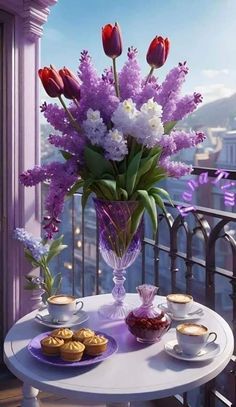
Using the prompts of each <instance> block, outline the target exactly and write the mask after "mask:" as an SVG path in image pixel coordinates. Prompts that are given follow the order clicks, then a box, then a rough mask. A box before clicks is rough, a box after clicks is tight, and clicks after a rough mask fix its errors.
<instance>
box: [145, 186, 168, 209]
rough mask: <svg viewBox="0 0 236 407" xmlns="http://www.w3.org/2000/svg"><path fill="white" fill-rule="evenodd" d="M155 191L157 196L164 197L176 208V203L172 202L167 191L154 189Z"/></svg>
mask: <svg viewBox="0 0 236 407" xmlns="http://www.w3.org/2000/svg"><path fill="white" fill-rule="evenodd" d="M153 191H154V193H155V194H157V195H163V196H164V198H166V199H168V201H169V202H170V204H171V205H172V206H174V203H173V201H172V199H171V197H170V195H169V193H168V192H167V191H166V190H165V189H163V188H158V187H155V188H153ZM150 193H152V191H150Z"/></svg>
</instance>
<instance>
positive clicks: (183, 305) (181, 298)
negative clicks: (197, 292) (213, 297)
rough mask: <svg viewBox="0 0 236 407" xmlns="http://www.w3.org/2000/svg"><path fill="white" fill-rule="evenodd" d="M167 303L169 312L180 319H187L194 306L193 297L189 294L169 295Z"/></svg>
mask: <svg viewBox="0 0 236 407" xmlns="http://www.w3.org/2000/svg"><path fill="white" fill-rule="evenodd" d="M166 301H167V307H168V311H170V313H171V314H173V316H174V317H179V318H183V317H186V315H188V313H189V312H190V310H191V308H192V306H193V297H192V296H191V295H189V294H169V295H167V297H166Z"/></svg>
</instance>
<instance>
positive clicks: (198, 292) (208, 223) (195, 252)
mask: <svg viewBox="0 0 236 407" xmlns="http://www.w3.org/2000/svg"><path fill="white" fill-rule="evenodd" d="M203 171H208V173H209V175H210V176H211V177H216V174H215V169H206V168H196V169H194V172H193V175H199V174H201V172H203ZM228 172H229V176H228V178H227V179H228V180H235V179H236V171H228ZM170 194H171V191H170ZM178 205H179V203H178V202H175V204H174V208H173V207H172V206H171V204H170V203H168V202H166V207H167V213H166V214H160V215H159V227H158V232H157V235H156V237H155V240H154V239H153V238H152V236H149V235H150V228H149V227H148V222H146V223H145V227H146V229H145V235H144V239H143V247H142V253H141V255H140V257H139V259H138V260H137V261H136V262H137V263H136V265H134V266H133V267H134V268H135V273H134V272H133V271H132V272H130V271H129V270H128V272H127V283H128V291H133V292H134V291H135V287H136V285H137V284H141V283H144V282H148V283H152V284H155V285H157V286H159V287H160V291H159V292H160V294H162V295H165V294H167V293H168V292H171V291H172V292H187V293H190V294H192V295H193V296H194V299H195V300H196V301H198V302H200V303H203V304H205V305H207V306H208V307H210V308H211V309H214V310H216V311H217V312H218V313H219V314H221V315H222V316H223V317H224V318H225V319H226V320H227V322H228V323H229V325H230V326H231V327H232V329H233V332H234V335H235V334H236V241H235V238H234V231H235V230H236V227H235V221H236V214H235V213H233V212H228V211H226V210H225V211H222V210H216V209H212V208H210V209H209V208H205V207H201V206H196V210H195V211H192V212H191V213H189V214H188V216H185V217H183V216H181V214H180V212H179V211H178V210H177V209H176V208H177V206H178ZM181 205H182V206H184V204H183V203H182V204H181ZM185 206H187V205H186V204H185ZM68 208H69V209H68ZM68 208H67V211H66V216H68V210H69V211H70V212H71V224H70V227H71V230H72V245H71V269H72V279H71V281H70V283H71V291H73V293H76V294H78V293H79V294H80V295H91V294H92V295H94V294H95V295H96V294H99V293H100V292H106V291H108V292H110V288H111V286H112V273H111V271H108V268H109V267H107V268H106V265H105V263H103V262H102V259H101V256H100V255H99V248H98V231H97V225H96V216H95V211H94V209H93V206H88V207H87V208H85V209H83V208H82V206H81V194H79V193H78V194H75V195H74V196H73V198H72V203H71V204H68ZM226 209H227V208H226ZM67 222H68V220H67ZM78 229H79V236H80V237H79V239H80V240H79V241H78V235H76V233H77V232H78ZM78 242H79V248H78ZM151 252H152V253H151ZM218 263H220V264H218ZM101 269H102V270H103V271H101ZM89 270H90V271H89ZM104 270H105V273H104ZM106 271H107V272H106ZM103 274H106V275H108V279H109V284H110V287H107V286H104V275H103ZM65 275H66V273H65V274H64V276H65ZM134 277H135V278H136V280H135V281H134ZM129 279H131V281H129ZM132 279H133V280H132ZM105 282H106V280H105ZM91 285H92V287H93V288H92V291H91V289H90V287H91ZM126 289H127V287H126ZM235 362H236V356H233V357H232V360H231V362H230V363H229V365H228V366H227V368H226V369H225V371H224V372H222V373H221V374H220V375H219V376H218V377H217V378H216V379H215V380H213V381H211V382H209V383H207V384H206V385H205V386H202V387H201V389H198V390H193V391H192V392H188V393H186V394H184V395H182V396H180V397H179V399H180V400H181V401H182V404H183V405H184V406H185V407H187V406H194V407H199V406H200V405H202V406H204V407H220V406H232V407H233V406H235V405H236V367H235V366H236V365H235Z"/></svg>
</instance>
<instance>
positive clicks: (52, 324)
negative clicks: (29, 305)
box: [34, 309, 89, 328]
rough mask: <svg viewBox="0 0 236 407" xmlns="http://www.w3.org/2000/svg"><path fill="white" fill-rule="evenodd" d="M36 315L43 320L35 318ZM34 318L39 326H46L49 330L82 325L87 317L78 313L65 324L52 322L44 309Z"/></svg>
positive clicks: (82, 312) (81, 312)
mask: <svg viewBox="0 0 236 407" xmlns="http://www.w3.org/2000/svg"><path fill="white" fill-rule="evenodd" d="M37 315H40V316H41V317H42V318H43V319H40V318H37ZM37 315H36V316H35V318H34V320H35V321H36V322H37V323H38V324H41V325H45V326H48V327H50V328H55V327H56V328H62V327H63V328H70V327H72V326H74V325H79V324H82V323H83V322H85V321H87V320H88V318H89V316H88V314H86V312H85V311H79V312H78V313H77V314H75V315H73V317H72V318H71V319H70V320H69V321H66V322H52V320H51V317H50V316H49V314H48V310H47V309H44V310H42V311H38V314H37Z"/></svg>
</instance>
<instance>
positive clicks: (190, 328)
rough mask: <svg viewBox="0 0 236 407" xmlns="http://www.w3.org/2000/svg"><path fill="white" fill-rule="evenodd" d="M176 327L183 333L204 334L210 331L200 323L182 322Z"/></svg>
mask: <svg viewBox="0 0 236 407" xmlns="http://www.w3.org/2000/svg"><path fill="white" fill-rule="evenodd" d="M176 329H177V331H178V332H180V333H181V334H184V335H193V336H198V335H204V334H206V333H207V331H208V329H207V327H205V326H204V325H198V324H180V325H178V326H177V328H176Z"/></svg>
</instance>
